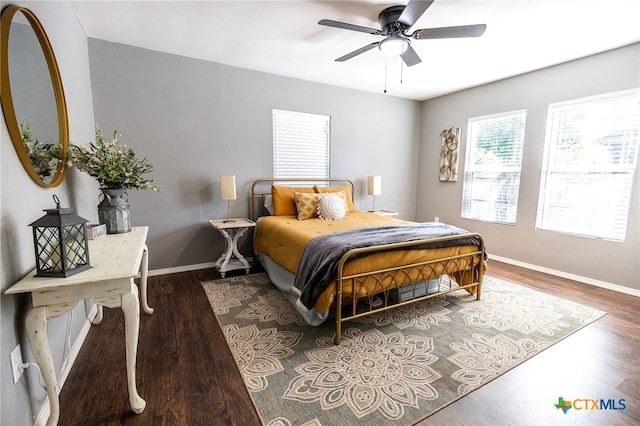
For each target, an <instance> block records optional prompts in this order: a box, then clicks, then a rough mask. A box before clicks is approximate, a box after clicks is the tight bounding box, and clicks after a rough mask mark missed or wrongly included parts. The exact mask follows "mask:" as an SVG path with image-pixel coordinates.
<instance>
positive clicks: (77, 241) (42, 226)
mask: <svg viewBox="0 0 640 426" xmlns="http://www.w3.org/2000/svg"><path fill="white" fill-rule="evenodd" d="M53 200H54V201H55V202H56V208H55V209H47V210H44V211H45V212H47V214H46V215H44V216H42V217H41V218H40V219H38V220H36V221H35V222H33V223H31V224H29V226H32V227H33V244H34V246H35V250H36V277H58V278H64V277H69V276H71V275H74V274H77V273H78V272H82V271H84V270H87V269H89V268H91V265H90V264H89V246H88V243H87V227H86V224H87V222H88V221H87V220H86V219H83V218H81V217H80V216H78V215H76V214H75V213H73V209H70V208H60V199H58V197H57V196H55V195H54V196H53Z"/></svg>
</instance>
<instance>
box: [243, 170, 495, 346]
mask: <svg viewBox="0 0 640 426" xmlns="http://www.w3.org/2000/svg"><path fill="white" fill-rule="evenodd" d="M353 194H354V185H353V182H351V181H350V180H348V179H337V178H330V179H308V178H307V179H304V178H292V179H282V178H277V179H276V178H265V179H258V180H256V181H254V182H253V184H252V186H251V206H250V208H251V217H252V219H254V220H256V222H257V223H256V229H255V233H254V242H253V248H254V252H255V255H256V258H257V260H258V261H259V262H260V264H261V265H262V266H263V267H264V269H265V270H266V272H267V273H268V275H269V278H270V280H271V282H272V283H273V284H274V285H275V286H276V287H277V288H279V289H280V290H281V291H282V293H283V294H284V295H285V296H286V297H287V299H288V300H289V301H290V302H291V303H292V304H293V305H294V306H295V308H296V309H297V311H298V312H299V313H300V315H301V316H302V317H303V318H304V319H305V321H306V322H307V323H308V324H310V325H312V326H316V325H319V324H321V323H323V322H324V321H326V320H327V319H328V318H330V317H331V316H332V314H333V315H334V316H335V324H336V328H335V336H334V342H335V343H336V344H340V339H341V330H342V325H343V323H345V322H347V321H351V320H354V319H356V318H360V317H363V316H366V315H372V314H374V313H377V312H382V311H385V310H389V309H394V308H396V307H398V306H404V305H406V304H409V303H416V302H419V301H421V300H425V299H428V298H432V297H436V296H440V295H443V294H446V293H449V292H452V291H460V290H462V291H467V292H469V293H471V294H474V295H475V296H476V298H477V299H478V300H479V299H480V295H481V287H482V279H483V277H484V273H485V271H486V267H487V266H486V253H485V247H484V240H483V238H482V236H481V235H480V234H478V233H470V232H468V231H466V230H463V229H460V228H457V227H455V226H452V225H448V224H443V223H437V222H429V223H416V222H409V221H404V220H400V219H396V218H392V217H387V216H383V215H379V214H375V213H371V212H367V211H360V210H356V209H355V207H354V195H353ZM321 207H323V208H321ZM328 207H332V208H333V209H332V210H331V209H329V208H328ZM318 214H319V215H320V217H318ZM333 214H335V215H337V216H335V217H332V215H333ZM338 216H340V217H338Z"/></svg>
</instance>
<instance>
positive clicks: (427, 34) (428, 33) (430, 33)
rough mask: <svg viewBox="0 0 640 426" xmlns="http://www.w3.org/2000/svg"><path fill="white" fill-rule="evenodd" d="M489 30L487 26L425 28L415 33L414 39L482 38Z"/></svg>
mask: <svg viewBox="0 0 640 426" xmlns="http://www.w3.org/2000/svg"><path fill="white" fill-rule="evenodd" d="M486 29H487V26H486V25H485V24H476V25H461V26H457V27H440V28H423V29H421V30H416V31H414V33H413V35H412V37H413V38H415V39H417V40H425V39H434V38H462V37H480V36H481V35H482V34H484V30H486Z"/></svg>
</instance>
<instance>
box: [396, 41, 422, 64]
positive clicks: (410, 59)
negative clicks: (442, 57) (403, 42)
mask: <svg viewBox="0 0 640 426" xmlns="http://www.w3.org/2000/svg"><path fill="white" fill-rule="evenodd" d="M400 56H401V57H402V60H403V61H404V63H405V64H407V66H408V67H412V66H414V65H418V64H419V63H420V62H422V59H420V57H419V56H418V54H417V53H416V51H415V50H413V47H411V46H409V47H408V48H407V50H405V51H404V53H403V54H402V55H400Z"/></svg>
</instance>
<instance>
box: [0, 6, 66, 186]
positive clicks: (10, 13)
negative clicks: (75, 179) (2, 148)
mask: <svg viewBox="0 0 640 426" xmlns="http://www.w3.org/2000/svg"><path fill="white" fill-rule="evenodd" d="M18 12H22V14H23V15H24V17H25V18H26V19H27V21H28V22H29V24H30V25H31V28H32V29H33V31H34V33H35V35H36V37H37V38H38V41H39V42H40V47H41V48H42V53H43V54H44V57H45V60H46V62H47V67H48V69H49V75H50V77H51V84H52V85H53V94H54V97H55V102H56V110H57V115H58V141H59V142H58V144H59V145H60V149H61V156H60V159H59V161H58V165H57V167H56V171H55V173H54V175H53V177H52V178H51V180H50V181H48V182H45V180H44V179H43V178H42V177H41V176H40V174H38V172H37V170H36V168H35V167H34V165H33V163H32V162H31V159H30V158H29V154H28V153H27V150H26V149H25V147H24V143H23V141H22V133H21V131H20V125H19V123H18V119H17V116H16V111H15V109H14V104H13V97H12V93H11V83H10V81H9V80H10V79H9V30H10V28H11V21H12V20H13V17H14V15H15V14H16V13H18ZM0 38H1V46H0V55H1V56H0V95H1V96H0V100H1V101H2V110H3V112H4V118H5V121H6V124H7V129H8V130H9V135H10V136H11V141H12V142H13V146H14V148H15V150H16V153H17V154H18V157H19V158H20V162H21V163H22V166H23V167H24V169H25V171H26V172H27V174H28V175H29V176H30V177H31V179H32V180H33V181H34V182H35V183H37V184H38V185H40V186H42V187H45V188H52V187H56V186H58V185H60V184H61V183H62V180H63V179H64V175H65V173H66V162H67V161H66V160H67V150H68V148H69V125H68V121H67V105H66V102H65V97H64V90H63V89H62V79H61V78H60V71H59V70H58V63H57V62H56V57H55V55H54V54H53V49H52V47H51V43H50V42H49V38H48V37H47V34H46V33H45V31H44V28H43V27H42V24H41V23H40V21H39V20H38V18H36V15H35V14H34V13H33V12H32V11H31V10H29V9H27V8H25V7H20V6H15V5H10V6H7V7H5V8H4V10H3V11H2V18H1V19H0Z"/></svg>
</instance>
